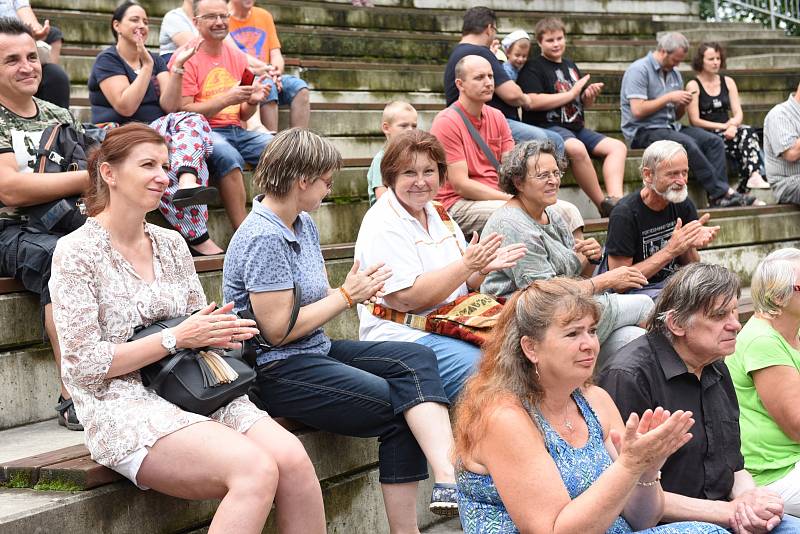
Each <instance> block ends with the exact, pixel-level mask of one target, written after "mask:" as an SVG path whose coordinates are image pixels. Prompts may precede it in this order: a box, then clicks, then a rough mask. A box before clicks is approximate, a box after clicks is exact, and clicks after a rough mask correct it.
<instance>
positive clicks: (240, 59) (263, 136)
mask: <svg viewBox="0 0 800 534" xmlns="http://www.w3.org/2000/svg"><path fill="white" fill-rule="evenodd" d="M193 12H194V24H195V26H196V27H197V30H198V33H199V34H200V39H201V41H202V42H201V44H200V47H199V49H198V51H197V53H195V54H194V55H193V56H192V57H191V59H190V60H189V61H187V62H186V63H185V64H184V66H183V69H177V68H174V67H173V61H172V60H171V61H170V65H169V66H170V69H171V70H174V71H175V72H178V71H182V72H179V73H181V74H183V89H182V96H183V102H182V106H181V107H182V109H183V110H184V111H193V112H195V113H200V114H202V115H205V116H206V117H207V118H208V123H209V125H210V126H211V131H212V133H211V140H212V142H213V144H214V152H213V153H212V155H211V158H209V161H208V163H209V170H210V171H211V174H212V175H213V176H216V177H220V182H219V191H220V196H221V197H222V202H223V204H224V205H225V211H226V212H227V213H228V217H229V218H230V221H231V225H232V226H233V228H234V229H236V228H238V227H239V225H240V224H241V223H242V221H243V220H244V218H245V217H246V216H247V210H246V208H245V203H246V193H245V188H244V180H243V177H242V170H243V169H244V166H245V163H249V164H252V165H255V164H256V163H258V158H259V157H260V156H261V153H262V152H263V151H264V148H265V147H266V146H267V144H269V142H270V141H271V140H272V135H270V134H267V133H261V132H250V131H247V130H245V129H244V128H242V127H241V124H242V121H246V120H247V119H249V118H250V117H251V116H252V115H253V113H255V112H256V111H258V106H259V103H260V102H261V101H262V100H264V97H265V96H266V93H267V92H268V91H269V90H270V88H271V81H270V80H269V79H268V77H266V76H261V77H259V78H257V79H256V80H255V81H253V80H252V79H251V80H249V83H248V80H245V81H244V82H243V81H242V80H243V76H244V75H246V72H247V73H249V72H250V71H249V70H248V68H247V56H246V55H245V54H244V52H242V51H240V50H239V49H238V48H236V47H235V46H234V45H233V44H229V43H226V42H225V38H226V37H227V36H228V20H229V18H230V15H229V13H228V5H227V4H226V3H225V1H224V0H194V2H193ZM196 44H197V41H196V40H192V41H190V42H189V43H187V44H186V45H184V47H186V46H195V45H196ZM177 55H179V54H177V53H176V54H174V55H173V60H174V58H175V57H176V56H177Z"/></svg>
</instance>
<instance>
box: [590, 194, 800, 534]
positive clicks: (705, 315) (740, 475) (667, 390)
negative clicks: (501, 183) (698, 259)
mask: <svg viewBox="0 0 800 534" xmlns="http://www.w3.org/2000/svg"><path fill="white" fill-rule="evenodd" d="M615 211H616V210H615ZM740 293H741V290H740V283H739V279H738V278H737V276H736V275H735V274H734V273H732V272H730V271H729V270H727V269H725V268H724V267H720V266H718V265H711V264H707V263H695V264H693V265H690V266H688V267H685V268H684V269H682V270H681V271H680V272H679V273H677V274H676V275H675V276H673V277H672V278H670V280H669V282H667V284H666V286H665V287H664V290H663V291H662V292H661V296H660V297H659V299H658V301H656V307H655V310H654V311H653V314H652V315H651V317H650V320H649V323H648V332H647V334H645V335H644V336H642V337H640V338H637V339H635V340H633V341H631V342H630V343H629V344H628V345H626V346H625V347H623V348H622V350H620V351H619V352H617V354H616V355H614V356H613V357H612V358H611V359H610V360H609V361H608V363H607V365H606V367H605V369H603V370H602V371H601V373H600V376H599V379H598V383H599V384H600V386H601V387H602V388H603V389H605V390H606V391H607V392H608V393H609V394H610V395H611V397H612V398H613V399H614V402H615V403H616V404H617V408H619V412H620V414H621V415H622V417H623V418H627V417H628V416H629V415H630V414H631V413H632V412H635V413H637V414H639V415H640V416H641V415H642V414H643V413H644V412H645V411H646V410H650V409H655V408H656V407H657V406H662V407H664V409H665V410H669V411H670V412H674V411H675V410H686V411H690V412H691V413H692V418H693V419H694V425H693V426H692V428H691V429H690V432H691V433H692V439H691V441H689V443H687V444H686V445H684V446H683V447H681V448H680V449H678V451H677V452H675V453H674V454H673V455H672V456H670V457H669V458H668V459H667V461H666V462H665V463H664V466H663V467H662V468H661V472H660V473H659V479H660V481H661V487H662V488H663V490H664V514H663V516H662V519H661V520H662V521H663V522H675V521H705V522H709V523H715V524H717V525H720V526H724V527H727V528H730V529H732V530H733V531H734V532H746V533H761V532H773V533H782V534H785V533H789V532H796V531H797V530H796V529H797V526H798V524H800V520H798V519H797V518H794V517H792V516H789V515H786V516H784V517H783V519H782V516H783V499H782V498H781V497H780V496H779V495H778V494H777V493H774V492H772V491H769V490H767V489H764V488H759V487H757V486H756V484H755V482H754V481H753V477H752V476H750V474H749V473H748V472H747V471H746V470H745V469H744V458H743V457H742V453H741V450H740V446H741V442H740V441H741V440H740V433H739V424H738V421H739V407H738V404H737V402H736V392H735V391H734V387H733V382H732V381H731V376H730V374H729V372H728V368H727V366H726V365H725V362H724V361H723V359H724V358H725V357H726V356H728V355H730V354H732V353H733V352H734V350H735V349H736V334H737V333H738V332H739V330H740V329H741V326H742V325H741V324H740V323H739V319H738V317H739V315H738V309H737V304H738V298H739V296H740Z"/></svg>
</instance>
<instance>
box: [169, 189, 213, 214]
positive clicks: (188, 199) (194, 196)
mask: <svg viewBox="0 0 800 534" xmlns="http://www.w3.org/2000/svg"><path fill="white" fill-rule="evenodd" d="M215 202H219V191H217V188H216V187H206V186H204V185H198V186H197V187H189V188H186V189H178V190H177V191H175V194H174V195H172V205H173V206H175V207H176V208H186V207H188V206H197V205H208V204H213V203H215Z"/></svg>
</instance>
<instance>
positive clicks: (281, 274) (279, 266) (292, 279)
mask: <svg viewBox="0 0 800 534" xmlns="http://www.w3.org/2000/svg"><path fill="white" fill-rule="evenodd" d="M263 198H264V196H263V195H260V196H257V197H256V198H255V199H253V209H252V211H251V212H250V214H249V215H248V216H247V218H246V219H245V220H244V222H243V223H242V225H241V226H240V227H239V229H238V230H236V233H235V234H233V237H232V238H231V242H230V244H229V245H228V251H227V253H226V254H225V265H224V268H223V276H222V278H223V280H222V282H223V287H222V293H223V297H224V300H225V302H230V301H233V302H234V310H235V311H238V310H242V309H245V308H247V307H248V306H249V305H250V293H261V292H265V291H282V290H286V289H291V288H292V287H294V284H298V285H299V286H300V289H301V290H302V297H301V299H300V305H301V306H306V305H308V304H311V303H312V302H316V301H318V300H320V299H322V298H324V297H325V296H326V295H327V294H328V289H329V288H330V285H329V283H328V275H327V273H326V272H325V261H324V259H323V258H322V250H321V249H320V247H319V232H318V231H317V227H316V226H315V225H314V221H313V220H312V219H311V217H310V216H309V215H308V214H307V213H305V212H302V213H300V215H299V216H298V217H297V219H295V221H294V224H293V225H292V229H291V230H290V229H289V228H288V227H287V226H286V225H285V224H284V223H283V221H281V219H280V218H279V217H278V216H277V215H276V214H275V213H274V212H272V210H270V209H269V208H267V207H266V206H264V205H263V204H262V203H261V200H262V199H263ZM260 319H261V320H262V321H263V320H264V319H265V318H264V317H261V318H260ZM266 319H267V320H269V317H267V318H266ZM330 348H331V341H330V339H328V336H326V335H325V333H324V332H323V330H322V327H319V328H317V329H315V330H314V331H313V332H311V333H310V334H308V335H307V336H304V337H302V338H300V339H297V340H295V341H293V342H291V343H289V344H287V345H284V346H282V347H280V348H278V349H275V350H272V351H270V352H266V353H263V354H261V355H259V356H258V359H257V360H256V362H257V363H258V365H264V364H265V363H268V362H271V361H275V360H283V359H286V358H289V357H291V356H295V355H298V354H327V353H328V351H329V350H330Z"/></svg>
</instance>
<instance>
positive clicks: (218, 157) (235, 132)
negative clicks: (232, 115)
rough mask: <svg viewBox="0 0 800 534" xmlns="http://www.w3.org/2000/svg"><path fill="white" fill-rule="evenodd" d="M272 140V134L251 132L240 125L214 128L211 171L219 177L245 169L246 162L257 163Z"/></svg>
mask: <svg viewBox="0 0 800 534" xmlns="http://www.w3.org/2000/svg"><path fill="white" fill-rule="evenodd" d="M270 141H272V135H270V134H266V133H262V132H251V131H249V130H245V129H244V128H241V127H239V126H225V127H222V128H213V129H212V130H211V143H212V144H213V145H214V149H213V151H212V152H211V156H210V157H209V158H208V171H209V173H210V174H211V176H212V177H213V178H215V179H219V178H222V177H223V176H225V175H226V174H228V173H229V172H231V171H232V170H234V169H239V170H240V171H241V170H244V166H245V163H249V164H251V165H255V164H256V163H258V159H259V158H260V157H261V153H262V152H263V151H264V149H265V148H266V147H267V145H268V144H269V142H270Z"/></svg>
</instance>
